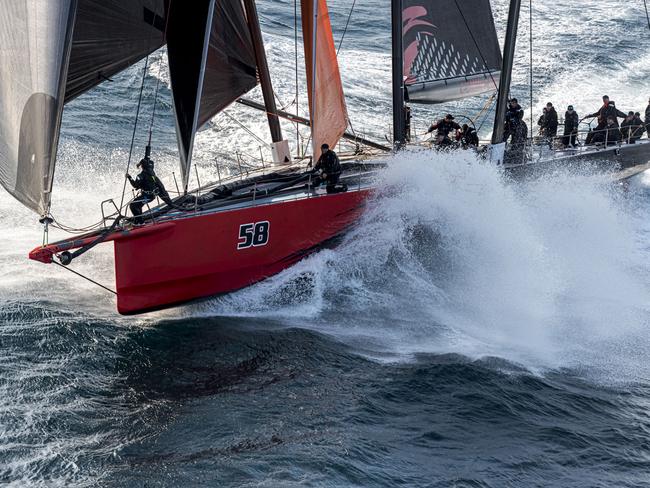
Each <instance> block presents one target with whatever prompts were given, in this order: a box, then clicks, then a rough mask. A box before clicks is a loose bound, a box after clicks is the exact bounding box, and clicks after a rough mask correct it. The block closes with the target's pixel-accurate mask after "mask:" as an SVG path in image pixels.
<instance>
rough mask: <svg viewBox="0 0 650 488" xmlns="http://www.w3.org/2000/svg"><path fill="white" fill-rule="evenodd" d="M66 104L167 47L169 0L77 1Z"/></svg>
mask: <svg viewBox="0 0 650 488" xmlns="http://www.w3.org/2000/svg"><path fill="white" fill-rule="evenodd" d="M77 1H78V7H77V15H76V21H75V25H74V36H73V40H72V52H71V54H70V67H69V69H68V81H67V87H66V96H65V98H66V102H69V101H70V100H72V99H73V98H75V97H77V96H79V95H81V94H82V93H84V92H85V91H87V90H90V89H91V88H93V87H94V86H96V85H98V84H99V83H101V82H103V81H105V80H107V79H108V78H110V77H111V76H113V75H115V74H116V73H119V72H120V71H123V70H124V69H126V68H127V67H129V66H131V65H132V64H134V63H136V62H137V61H139V60H141V59H143V58H144V57H145V56H147V55H148V54H150V53H152V52H154V51H155V50H156V49H159V48H160V47H162V46H163V44H164V32H165V19H166V4H168V3H169V1H170V0H77Z"/></svg>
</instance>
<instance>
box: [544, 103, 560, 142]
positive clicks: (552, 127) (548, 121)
mask: <svg viewBox="0 0 650 488" xmlns="http://www.w3.org/2000/svg"><path fill="white" fill-rule="evenodd" d="M557 126H558V121H557V112H556V111H555V108H553V107H551V108H550V109H547V110H546V117H545V120H544V129H546V135H547V136H548V137H554V136H555V135H557Z"/></svg>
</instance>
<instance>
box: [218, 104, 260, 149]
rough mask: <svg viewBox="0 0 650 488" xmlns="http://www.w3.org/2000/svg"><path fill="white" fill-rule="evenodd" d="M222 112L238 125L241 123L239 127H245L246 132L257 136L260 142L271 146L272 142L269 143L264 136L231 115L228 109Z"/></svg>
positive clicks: (254, 136)
mask: <svg viewBox="0 0 650 488" xmlns="http://www.w3.org/2000/svg"><path fill="white" fill-rule="evenodd" d="M222 113H223V114H224V115H225V116H226V117H228V118H229V119H230V120H232V121H233V122H235V123H236V124H237V125H239V127H241V128H242V129H244V130H245V131H246V132H248V133H249V134H250V135H251V136H252V137H253V138H255V139H256V140H257V141H258V142H259V143H261V144H263V145H264V146H267V147H268V146H270V144H269V143H268V142H266V141H265V140H264V139H262V138H261V137H259V136H258V135H257V134H255V133H254V132H253V131H252V130H250V129H249V128H248V127H246V126H245V125H244V124H242V123H241V122H240V121H239V120H237V119H236V118H235V117H233V116H232V115H230V114H229V113H228V112H226V111H225V110H224V111H223V112H222ZM267 113H268V112H267Z"/></svg>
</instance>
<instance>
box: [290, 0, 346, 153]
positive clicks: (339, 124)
mask: <svg viewBox="0 0 650 488" xmlns="http://www.w3.org/2000/svg"><path fill="white" fill-rule="evenodd" d="M301 7H302V10H301V12H302V32H303V40H304V41H303V42H304V46H305V64H306V68H307V90H308V94H309V108H310V114H311V133H312V147H313V154H314V156H318V155H320V146H321V144H324V143H326V144H329V145H330V146H332V147H334V146H335V145H336V144H337V143H338V141H339V139H340V138H341V136H342V135H343V133H344V132H345V129H346V128H347V125H348V113H347V108H346V106H345V97H344V95H343V84H342V83H341V74H340V72H339V65H338V61H337V57H336V47H335V45H334V38H333V36H332V25H331V24H330V17H329V11H328V9H327V1H326V0H302V2H301Z"/></svg>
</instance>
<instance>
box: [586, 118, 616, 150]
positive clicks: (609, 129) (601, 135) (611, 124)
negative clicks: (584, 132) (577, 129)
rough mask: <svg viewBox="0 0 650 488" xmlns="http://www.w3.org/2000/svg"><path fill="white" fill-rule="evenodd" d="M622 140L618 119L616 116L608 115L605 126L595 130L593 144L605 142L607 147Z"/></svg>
mask: <svg viewBox="0 0 650 488" xmlns="http://www.w3.org/2000/svg"><path fill="white" fill-rule="evenodd" d="M620 140H621V129H620V128H619V126H618V121H617V120H616V119H615V118H614V117H608V118H607V121H606V124H605V128H604V129H603V130H601V131H598V132H594V135H593V138H592V140H591V143H592V144H605V147H607V146H610V145H612V144H617V143H618V142H620Z"/></svg>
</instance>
